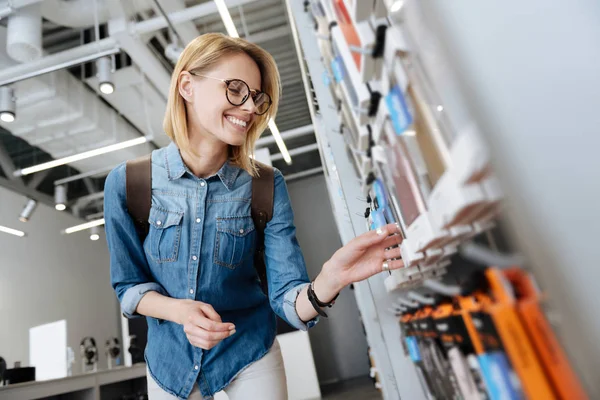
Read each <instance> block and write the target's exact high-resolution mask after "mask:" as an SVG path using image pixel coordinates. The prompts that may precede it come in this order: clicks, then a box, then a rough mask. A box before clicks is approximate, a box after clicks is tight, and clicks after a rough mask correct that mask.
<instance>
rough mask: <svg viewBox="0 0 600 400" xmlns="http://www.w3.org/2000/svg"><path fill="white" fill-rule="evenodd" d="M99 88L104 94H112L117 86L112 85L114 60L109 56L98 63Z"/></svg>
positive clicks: (100, 59)
mask: <svg viewBox="0 0 600 400" xmlns="http://www.w3.org/2000/svg"><path fill="white" fill-rule="evenodd" d="M96 69H97V75H96V76H97V77H98V81H99V82H100V83H99V86H98V88H99V89H100V91H101V92H102V93H104V94H111V93H112V92H114V91H115V85H114V84H113V83H112V80H111V75H112V60H111V58H110V57H109V56H106V57H102V58H99V59H98V60H97V61H96Z"/></svg>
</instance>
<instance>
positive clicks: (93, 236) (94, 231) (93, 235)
mask: <svg viewBox="0 0 600 400" xmlns="http://www.w3.org/2000/svg"><path fill="white" fill-rule="evenodd" d="M98 239H100V228H98V227H97V226H92V227H91V228H90V240H92V241H96V240H98Z"/></svg>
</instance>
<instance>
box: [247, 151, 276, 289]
mask: <svg viewBox="0 0 600 400" xmlns="http://www.w3.org/2000/svg"><path fill="white" fill-rule="evenodd" d="M255 164H256V166H257V168H258V176H256V177H253V178H252V205H251V208H252V220H253V221H254V227H255V228H256V232H257V234H258V235H257V239H256V253H255V254H254V268H256V272H257V273H258V277H259V278H260V282H261V286H262V289H263V291H264V292H265V293H267V292H268V285H267V267H266V264H265V228H266V226H267V222H269V221H270V220H271V218H273V194H274V190H275V173H274V171H273V167H270V166H268V165H265V164H263V163H260V162H258V161H255Z"/></svg>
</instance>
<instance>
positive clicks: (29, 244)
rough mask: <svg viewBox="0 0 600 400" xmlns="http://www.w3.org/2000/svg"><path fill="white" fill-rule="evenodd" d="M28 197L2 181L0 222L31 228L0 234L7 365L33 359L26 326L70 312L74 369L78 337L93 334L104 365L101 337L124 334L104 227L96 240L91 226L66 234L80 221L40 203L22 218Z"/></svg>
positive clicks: (0, 322)
mask: <svg viewBox="0 0 600 400" xmlns="http://www.w3.org/2000/svg"><path fill="white" fill-rule="evenodd" d="M24 204H25V198H24V197H22V196H20V195H17V194H15V193H12V192H9V191H7V190H6V189H4V188H0V225H5V226H9V227H12V228H15V229H19V230H22V231H25V232H26V233H27V235H28V236H27V237H25V238H18V237H16V236H11V235H7V234H4V233H0V355H1V356H2V357H4V358H5V359H6V361H7V363H8V365H9V366H12V365H13V363H14V362H15V361H21V362H22V365H23V366H26V365H28V364H29V343H28V342H29V328H31V327H33V326H36V325H40V324H44V323H48V322H52V321H57V320H61V319H66V320H67V341H68V345H69V346H70V347H72V348H73V350H74V351H75V358H76V362H75V364H74V365H73V373H74V374H76V373H79V372H80V371H81V362H80V352H79V342H80V341H81V339H82V338H83V337H84V336H88V335H89V336H93V337H94V338H95V339H96V342H97V345H98V347H99V353H100V354H99V364H98V368H99V369H105V368H106V356H105V354H104V342H105V341H106V339H107V338H108V337H109V336H117V337H120V326H119V311H118V303H117V300H116V296H115V295H114V293H113V291H112V288H111V286H110V280H109V276H110V275H109V262H108V250H107V247H106V240H105V237H104V234H103V232H102V234H101V236H100V240H98V241H95V242H92V241H91V240H89V234H88V233H87V232H80V233H75V234H71V235H61V234H60V231H61V230H62V229H64V228H66V227H69V226H73V225H77V224H79V223H81V222H82V221H81V220H78V219H76V218H74V217H72V216H71V215H68V214H66V213H61V212H58V211H55V210H54V209H53V208H51V207H48V206H45V205H42V204H39V205H38V208H37V209H36V211H35V213H34V214H33V216H32V218H31V219H30V221H29V222H28V223H22V222H20V221H19V220H18V215H19V213H20V212H21V210H22V207H23V205H24Z"/></svg>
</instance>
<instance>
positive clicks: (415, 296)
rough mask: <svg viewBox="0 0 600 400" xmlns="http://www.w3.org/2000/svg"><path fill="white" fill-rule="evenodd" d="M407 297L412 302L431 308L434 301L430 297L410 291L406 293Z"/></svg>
mask: <svg viewBox="0 0 600 400" xmlns="http://www.w3.org/2000/svg"><path fill="white" fill-rule="evenodd" d="M408 297H409V298H411V299H412V300H414V301H418V302H419V303H421V304H425V305H428V306H432V305H434V304H435V300H434V299H433V298H432V297H426V296H423V295H422V294H420V293H417V292H413V291H412V290H411V291H410V292H408Z"/></svg>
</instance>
